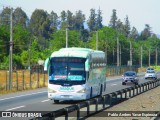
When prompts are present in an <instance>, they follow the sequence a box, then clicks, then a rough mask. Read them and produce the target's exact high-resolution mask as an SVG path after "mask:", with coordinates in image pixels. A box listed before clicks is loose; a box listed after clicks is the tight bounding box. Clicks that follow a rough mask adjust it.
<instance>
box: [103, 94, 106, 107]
mask: <svg viewBox="0 0 160 120" xmlns="http://www.w3.org/2000/svg"><path fill="white" fill-rule="evenodd" d="M105 103H106V96H103V109H104V108H105Z"/></svg>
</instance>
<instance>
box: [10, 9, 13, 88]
mask: <svg viewBox="0 0 160 120" xmlns="http://www.w3.org/2000/svg"><path fill="white" fill-rule="evenodd" d="M12 13H13V9H12V8H11V14H10V42H9V45H10V51H9V53H10V54H9V89H10V90H11V89H12V71H13V66H12V54H13V40H12V32H13V30H12V29H13V28H12V22H13V21H12Z"/></svg>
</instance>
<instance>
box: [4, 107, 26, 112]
mask: <svg viewBox="0 0 160 120" xmlns="http://www.w3.org/2000/svg"><path fill="white" fill-rule="evenodd" d="M22 107H25V106H19V107H15V108H11V109H7V110H5V111H11V110H15V109H18V108H22Z"/></svg>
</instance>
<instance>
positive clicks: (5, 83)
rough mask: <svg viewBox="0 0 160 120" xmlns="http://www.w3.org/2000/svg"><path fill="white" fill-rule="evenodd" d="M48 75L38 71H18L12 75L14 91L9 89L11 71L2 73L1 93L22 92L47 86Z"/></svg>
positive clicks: (0, 73) (0, 74) (0, 78)
mask: <svg viewBox="0 0 160 120" xmlns="http://www.w3.org/2000/svg"><path fill="white" fill-rule="evenodd" d="M47 80H48V76H47V73H46V72H44V71H40V70H39V69H37V70H36V71H35V72H31V71H29V70H18V71H14V72H13V73H12V89H9V85H10V82H9V71H5V70H2V71H0V93H3V92H6V91H21V90H27V89H34V88H40V87H45V86H47V84H48V82H47Z"/></svg>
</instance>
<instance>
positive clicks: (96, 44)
mask: <svg viewBox="0 0 160 120" xmlns="http://www.w3.org/2000/svg"><path fill="white" fill-rule="evenodd" d="M96 50H98V31H96Z"/></svg>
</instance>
